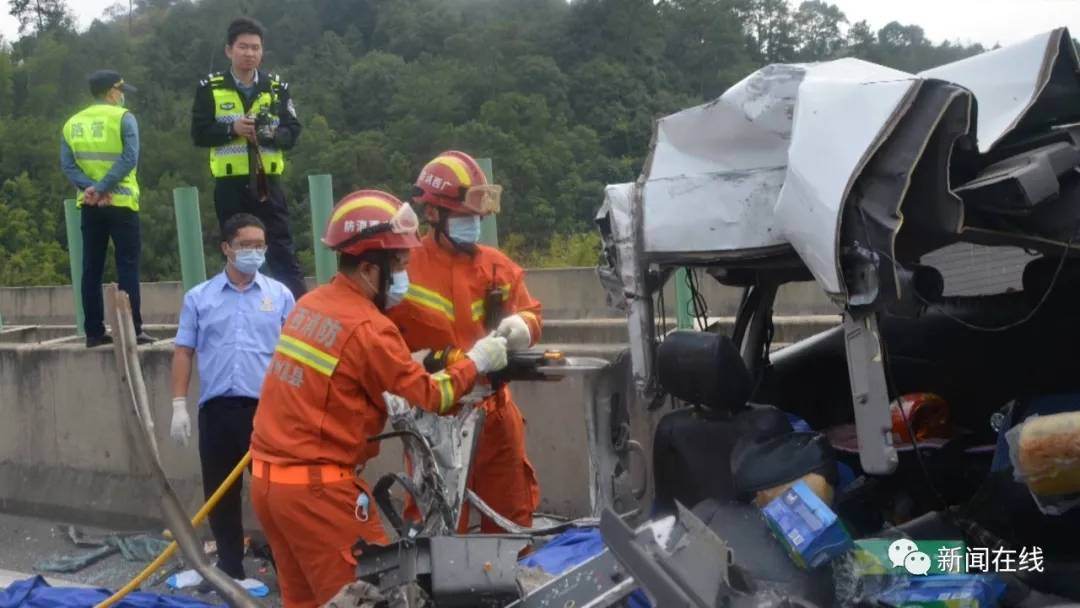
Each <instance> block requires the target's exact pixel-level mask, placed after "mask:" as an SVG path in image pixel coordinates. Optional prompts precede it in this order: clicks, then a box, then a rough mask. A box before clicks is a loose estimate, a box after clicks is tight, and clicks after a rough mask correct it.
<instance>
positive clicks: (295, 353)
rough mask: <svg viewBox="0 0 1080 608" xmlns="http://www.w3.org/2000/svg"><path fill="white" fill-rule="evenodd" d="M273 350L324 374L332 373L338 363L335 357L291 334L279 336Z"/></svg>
mask: <svg viewBox="0 0 1080 608" xmlns="http://www.w3.org/2000/svg"><path fill="white" fill-rule="evenodd" d="M275 350H276V351H277V352H279V353H281V354H282V355H285V356H286V357H289V358H290V359H292V360H294V361H297V362H298V363H302V364H304V365H306V366H308V367H310V368H311V369H313V370H315V371H317V372H319V373H320V374H322V375H324V376H330V375H331V374H333V373H334V369H335V368H336V367H337V364H338V358H337V357H334V356H332V355H330V354H329V353H325V352H323V351H321V350H319V349H317V348H314V347H312V346H310V345H308V344H306V343H304V342H301V341H300V340H297V339H296V338H294V337H292V336H281V340H280V341H279V342H278V345H277V348H276V349H275Z"/></svg>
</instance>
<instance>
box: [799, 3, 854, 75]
mask: <svg viewBox="0 0 1080 608" xmlns="http://www.w3.org/2000/svg"><path fill="white" fill-rule="evenodd" d="M846 23H847V17H845V16H844V13H842V12H841V11H840V9H839V8H837V7H836V6H834V5H832V4H827V3H826V2H823V1H822V0H807V1H806V2H803V3H802V4H800V5H799V10H798V12H796V13H795V18H794V25H795V39H796V46H795V55H796V57H797V58H798V59H799V61H823V60H825V59H832V58H833V57H834V56H835V55H836V54H837V52H838V51H840V50H841V49H842V48H843V47H844V43H845V39H844V32H843V31H842V26H843V25H844V24H846Z"/></svg>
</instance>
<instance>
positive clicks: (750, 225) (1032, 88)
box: [606, 28, 1080, 302]
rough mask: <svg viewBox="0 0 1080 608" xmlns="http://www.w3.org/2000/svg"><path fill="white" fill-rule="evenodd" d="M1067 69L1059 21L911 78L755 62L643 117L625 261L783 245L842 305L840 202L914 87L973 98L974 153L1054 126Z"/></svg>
mask: <svg viewBox="0 0 1080 608" xmlns="http://www.w3.org/2000/svg"><path fill="white" fill-rule="evenodd" d="M1077 66H1080V60H1078V59H1077V52H1076V49H1075V48H1074V47H1073V45H1072V44H1071V37H1070V35H1069V32H1068V30H1067V29H1065V28H1059V29H1055V30H1053V31H1050V32H1047V33H1045V34H1040V35H1039V36H1035V37H1033V38H1031V39H1030V40H1027V41H1024V42H1021V43H1018V44H1016V45H1012V46H1009V47H1005V48H1003V49H999V50H996V51H992V52H988V53H984V54H982V55H979V56H976V57H973V58H970V59H966V60H963V61H959V62H955V63H953V64H949V65H946V66H941V67H939V68H935V69H932V70H927V71H925V72H922V73H920V74H909V73H905V72H900V71H897V70H893V69H890V68H887V67H884V66H880V65H875V64H872V63H868V62H865V61H860V60H856V59H850V58H847V59H840V60H836V61H830V62H824V63H817V64H785V65H772V66H768V67H766V68H763V69H761V70H758V71H757V72H755V73H753V74H751V75H750V76H748V77H747V78H746V79H744V80H743V81H741V82H739V83H738V84H736V85H734V86H733V87H732V88H731V89H729V90H728V91H727V92H725V93H724V94H723V95H722V96H721V97H719V98H718V99H716V100H714V101H711V102H709V103H706V104H702V105H700V106H696V107H693V108H688V109H686V110H683V111H681V112H677V113H675V114H672V115H670V116H667V117H664V118H661V119H660V120H658V121H657V123H656V128H655V132H654V136H653V142H652V146H651V154H650V156H649V158H648V160H647V162H646V164H645V167H644V170H643V172H642V175H641V177H640V179H639V180H638V181H637V183H636V184H635V186H634V187H633V191H632V194H631V195H630V199H631V200H632V201H633V208H632V211H631V214H632V218H633V220H632V221H631V222H630V224H631V225H632V226H633V229H634V231H635V235H637V236H636V238H637V239H638V243H639V244H638V245H637V248H638V249H639V253H640V258H641V259H640V261H639V262H637V263H638V264H640V263H648V262H650V261H652V262H661V263H664V264H669V265H678V264H679V263H680V262H689V261H705V262H708V261H710V260H713V261H721V260H731V259H733V258H735V259H738V258H739V257H740V256H749V255H751V254H752V255H754V256H757V257H760V256H761V255H762V253H763V252H765V253H768V252H770V251H776V252H778V253H780V252H784V251H788V250H789V248H794V249H795V251H796V252H797V253H798V254H799V256H800V257H801V258H802V260H803V261H804V262H805V264H806V265H807V267H808V268H809V269H810V271H811V272H812V273H813V275H814V277H815V278H816V279H817V281H818V282H819V283H820V284H821V286H822V288H823V290H824V291H826V292H827V293H829V294H830V295H832V296H833V297H834V298H835V299H837V300H838V302H844V301H845V298H846V296H847V294H846V289H845V285H844V284H843V281H842V278H841V275H842V272H841V270H840V256H839V249H840V246H841V243H840V238H839V235H840V224H841V218H842V217H843V215H842V211H843V209H844V207H845V206H846V205H847V204H849V202H850V200H849V198H850V195H851V189H852V184H854V183H855V181H856V180H857V179H858V178H859V176H860V174H861V172H862V171H863V169H864V168H865V166H866V164H867V162H868V161H869V159H870V158H871V157H872V155H873V154H874V152H875V151H876V150H877V149H879V148H880V147H881V146H882V145H883V143H884V142H885V141H887V140H888V138H889V137H890V135H891V134H892V131H893V129H894V128H895V127H896V125H897V124H898V123H899V122H900V121H901V120H902V119H903V118H904V116H905V115H906V112H907V111H908V110H909V109H910V108H911V104H912V103H914V101H915V98H916V95H917V94H918V90H919V89H920V87H921V86H922V84H923V83H925V82H927V80H928V79H936V80H945V81H948V82H953V83H956V84H959V85H961V86H962V87H964V88H965V94H966V95H970V96H971V97H972V99H973V104H974V105H975V106H976V107H977V113H976V115H977V119H978V120H977V123H976V125H975V126H974V127H973V128H972V131H971V134H972V135H973V136H975V137H976V139H977V141H978V149H979V151H980V152H982V153H986V152H988V151H990V150H991V149H992V148H994V147H995V146H998V145H1000V144H1001V143H1002V142H1005V141H1008V140H1009V138H1010V136H1014V137H1018V136H1019V133H1024V132H1027V131H1031V130H1035V131H1039V130H1042V131H1046V130H1048V129H1049V128H1051V127H1052V125H1050V124H1043V123H1044V122H1046V121H1047V120H1050V121H1051V122H1053V120H1058V121H1060V120H1061V118H1062V117H1061V116H1058V114H1060V115H1062V116H1064V117H1065V118H1068V117H1070V116H1072V114H1073V113H1075V111H1073V110H1067V109H1066V110H1062V109H1061V107H1062V106H1063V105H1064V106H1068V104H1066V103H1065V101H1067V99H1065V100H1064V101H1063V100H1062V99H1053V100H1052V101H1051V103H1050V104H1049V106H1052V108H1051V109H1047V107H1048V104H1047V100H1048V99H1052V98H1053V96H1054V95H1057V96H1059V97H1060V96H1061V95H1062V86H1060V85H1063V84H1065V85H1068V83H1065V82H1064V81H1065V80H1068V78H1067V75H1068V73H1069V72H1070V70H1072V71H1073V72H1075V71H1076V68H1077ZM1055 74H1056V75H1057V76H1056V77H1055ZM1055 83H1056V84H1055ZM1069 86H1071V85H1069ZM1066 88H1068V87H1066ZM1066 93H1067V94H1071V91H1066ZM1074 105H1080V104H1074ZM1033 110H1034V111H1033ZM1044 115H1045V116H1046V120H1043V118H1041V117H1043V116H1044ZM1018 129H1019V130H1018ZM616 187H618V186H616ZM607 194H608V197H609V199H610V198H611V193H610V192H609V193H607ZM619 196H625V195H624V194H623V193H622V192H620V193H619ZM620 257H622V258H626V257H628V256H620ZM622 263H623V264H625V263H626V261H625V260H623V261H622ZM613 274H617V275H618V276H620V277H621V278H622V280H623V281H624V284H625V288H626V289H625V291H626V292H627V293H640V292H641V291H642V289H643V285H642V284H641V279H640V278H638V279H635V280H633V281H631V276H632V273H629V272H627V271H626V270H625V269H619V270H618V272H617V273H613ZM606 278H607V279H608V280H610V279H611V278H613V277H606Z"/></svg>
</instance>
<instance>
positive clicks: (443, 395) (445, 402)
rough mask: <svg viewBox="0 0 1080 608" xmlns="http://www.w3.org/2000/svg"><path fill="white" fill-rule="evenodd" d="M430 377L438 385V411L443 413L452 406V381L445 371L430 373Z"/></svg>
mask: <svg viewBox="0 0 1080 608" xmlns="http://www.w3.org/2000/svg"><path fill="white" fill-rule="evenodd" d="M431 379H432V380H434V381H435V383H436V384H438V385H439V398H440V401H439V413H440V414H445V413H446V412H448V411H450V408H452V407H454V383H453V382H451V380H450V376H449V375H448V374H447V373H446V372H438V373H436V374H432V375H431Z"/></svg>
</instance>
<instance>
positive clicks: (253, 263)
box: [233, 249, 266, 274]
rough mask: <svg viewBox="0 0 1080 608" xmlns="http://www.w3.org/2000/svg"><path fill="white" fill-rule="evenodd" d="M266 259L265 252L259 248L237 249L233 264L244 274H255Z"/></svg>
mask: <svg viewBox="0 0 1080 608" xmlns="http://www.w3.org/2000/svg"><path fill="white" fill-rule="evenodd" d="M265 261H266V252H265V251H262V250H260V249H237V250H236V259H235V260H234V261H233V266H235V267H236V269H237V270H239V271H240V272H242V273H244V274H255V271H257V270H258V269H259V268H261V267H262V265H263V262H265Z"/></svg>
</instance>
